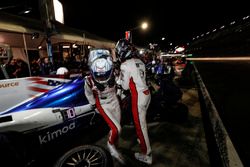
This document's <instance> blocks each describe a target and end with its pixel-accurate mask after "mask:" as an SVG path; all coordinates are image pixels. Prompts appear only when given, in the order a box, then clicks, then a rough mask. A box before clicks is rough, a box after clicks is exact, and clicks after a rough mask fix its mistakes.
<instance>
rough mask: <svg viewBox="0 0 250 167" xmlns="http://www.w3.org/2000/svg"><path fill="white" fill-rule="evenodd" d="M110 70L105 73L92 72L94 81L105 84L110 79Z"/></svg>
mask: <svg viewBox="0 0 250 167" xmlns="http://www.w3.org/2000/svg"><path fill="white" fill-rule="evenodd" d="M111 72H112V70H109V71H106V72H94V73H93V74H94V75H93V76H94V79H95V80H96V81H97V82H99V83H106V82H107V81H108V80H109V79H110V77H111Z"/></svg>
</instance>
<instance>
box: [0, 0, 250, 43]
mask: <svg viewBox="0 0 250 167" xmlns="http://www.w3.org/2000/svg"><path fill="white" fill-rule="evenodd" d="M21 1H24V2H26V4H28V5H31V6H32V5H33V6H34V4H36V3H37V0H9V1H7V2H5V4H3V2H0V4H2V5H0V6H3V5H6V3H8V4H10V3H12V4H15V3H20V2H21ZM60 1H61V2H62V3H63V5H64V18H65V24H66V25H68V26H70V27H74V28H78V29H81V30H86V31H88V32H91V33H94V34H96V35H99V36H101V37H104V38H107V39H109V40H114V41H117V40H118V39H120V38H122V37H124V32H125V31H126V30H128V29H131V28H133V27H136V26H138V25H139V24H140V23H141V21H143V20H147V21H148V22H149V24H150V27H149V29H148V30H147V31H145V32H143V31H141V30H139V29H138V30H134V31H133V42H134V43H135V44H137V45H140V46H145V45H146V44H148V43H149V42H159V41H160V39H161V37H166V39H167V40H166V41H165V42H173V43H174V44H182V43H187V42H191V40H192V37H193V36H197V35H200V34H202V33H206V32H207V31H211V30H213V29H214V28H218V27H220V26H221V25H229V23H230V22H231V21H233V20H235V19H236V20H237V19H238V20H239V19H242V17H244V16H247V15H249V14H250V10H249V8H248V5H247V4H244V3H242V2H240V1H237V2H227V1H225V2H223V1H218V0H217V1H214V0H202V1H196V2H189V1H183V2H181V1H177V0H175V1H170V0H168V1H164V0H150V1H146V0H144V1H143V0H123V1H101V0H60ZM245 3H247V2H245ZM31 14H32V13H31Z"/></svg>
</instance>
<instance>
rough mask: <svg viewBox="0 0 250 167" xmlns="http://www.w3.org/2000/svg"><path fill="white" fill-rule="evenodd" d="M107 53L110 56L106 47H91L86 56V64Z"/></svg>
mask: <svg viewBox="0 0 250 167" xmlns="http://www.w3.org/2000/svg"><path fill="white" fill-rule="evenodd" d="M104 55H108V56H111V54H110V51H109V50H107V49H93V50H91V51H90V52H89V58H88V66H89V67H90V66H91V64H92V63H93V62H94V61H95V60H96V59H97V58H99V57H101V56H104Z"/></svg>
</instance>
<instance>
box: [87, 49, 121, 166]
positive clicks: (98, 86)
mask: <svg viewBox="0 0 250 167" xmlns="http://www.w3.org/2000/svg"><path fill="white" fill-rule="evenodd" d="M88 65H89V69H90V74H89V75H88V76H86V77H85V84H84V90H85V95H86V97H87V99H88V101H89V103H90V104H91V105H92V106H95V107H96V108H97V110H98V112H99V113H100V114H101V116H102V117H103V118H104V120H105V121H106V123H107V124H108V126H109V127H110V133H109V138H108V142H107V147H108V149H109V151H110V154H111V155H112V156H113V157H114V158H115V159H117V160H118V161H119V162H120V163H122V164H124V159H123V157H122V156H121V154H120V153H119V152H118V150H117V144H118V138H119V134H120V133H121V125H120V119H121V110H120V105H119V101H118V98H117V95H116V83H115V76H114V73H113V62H112V57H111V55H110V52H109V51H108V50H106V49H95V50H91V51H90V53H89V59H88ZM93 108H94V107H93Z"/></svg>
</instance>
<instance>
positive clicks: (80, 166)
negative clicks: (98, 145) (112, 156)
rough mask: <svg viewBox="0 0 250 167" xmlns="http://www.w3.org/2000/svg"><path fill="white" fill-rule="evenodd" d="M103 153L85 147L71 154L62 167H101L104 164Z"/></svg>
mask: <svg viewBox="0 0 250 167" xmlns="http://www.w3.org/2000/svg"><path fill="white" fill-rule="evenodd" d="M104 161H105V160H104V158H103V156H102V153H100V152H99V151H98V150H95V149H83V150H80V151H77V152H75V153H73V154H71V155H69V156H68V157H67V158H66V159H65V161H64V162H63V165H62V167H92V166H93V167H101V166H103V165H104V163H105V162H104Z"/></svg>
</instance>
